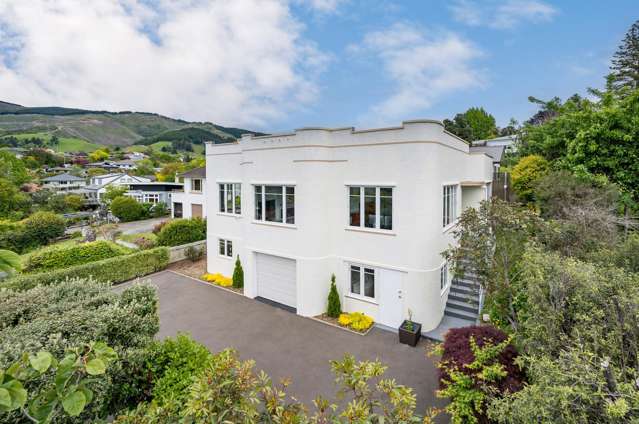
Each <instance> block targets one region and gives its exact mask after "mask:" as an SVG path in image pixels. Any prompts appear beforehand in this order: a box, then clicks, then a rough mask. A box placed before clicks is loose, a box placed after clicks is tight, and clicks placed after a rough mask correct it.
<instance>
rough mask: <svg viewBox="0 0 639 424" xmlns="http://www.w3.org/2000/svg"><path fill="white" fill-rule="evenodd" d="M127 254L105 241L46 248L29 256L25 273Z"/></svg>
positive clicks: (122, 249)
mask: <svg viewBox="0 0 639 424" xmlns="http://www.w3.org/2000/svg"><path fill="white" fill-rule="evenodd" d="M125 253H127V251H126V250H125V249H124V248H123V247H121V246H118V245H117V244H115V243H112V242H108V241H105V240H99V241H94V242H91V243H82V244H76V245H74V246H69V247H62V248H60V247H57V246H51V247H45V248H44V249H41V250H39V251H37V252H34V253H32V254H30V255H29V257H28V258H27V260H26V261H25V264H24V271H25V272H42V271H49V270H53V269H60V268H68V267H72V266H75V265H80V264H86V263H89V262H96V261H100V260H102V259H107V258H112V257H115V256H120V255H123V254H125Z"/></svg>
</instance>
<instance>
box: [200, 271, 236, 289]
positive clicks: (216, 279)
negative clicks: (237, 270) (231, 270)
mask: <svg viewBox="0 0 639 424" xmlns="http://www.w3.org/2000/svg"><path fill="white" fill-rule="evenodd" d="M200 278H201V279H202V280H204V281H206V282H209V283H213V284H216V285H218V286H222V287H230V286H232V285H233V279H232V278H230V277H225V276H224V275H222V274H220V273H219V272H216V273H215V274H209V273H206V274H204V275H202V277H200Z"/></svg>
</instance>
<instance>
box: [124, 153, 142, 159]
mask: <svg viewBox="0 0 639 424" xmlns="http://www.w3.org/2000/svg"><path fill="white" fill-rule="evenodd" d="M124 156H125V157H126V158H127V159H129V160H132V161H139V160H142V159H146V158H147V157H148V156H147V155H145V154H144V153H142V152H130V153H127V154H125V155H124Z"/></svg>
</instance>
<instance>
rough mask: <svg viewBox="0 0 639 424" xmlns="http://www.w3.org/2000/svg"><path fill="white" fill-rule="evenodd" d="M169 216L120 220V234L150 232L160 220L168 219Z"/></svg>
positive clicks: (169, 218)
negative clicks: (140, 219)
mask: <svg viewBox="0 0 639 424" xmlns="http://www.w3.org/2000/svg"><path fill="white" fill-rule="evenodd" d="M170 220H171V217H169V216H164V217H162V218H151V219H144V220H142V221H132V222H121V223H119V224H118V227H119V228H120V231H122V234H137V233H150V232H151V231H152V230H153V227H155V226H156V225H157V224H159V223H160V222H162V221H170Z"/></svg>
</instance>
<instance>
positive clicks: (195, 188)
mask: <svg viewBox="0 0 639 424" xmlns="http://www.w3.org/2000/svg"><path fill="white" fill-rule="evenodd" d="M191 191H192V192H197V193H200V192H202V180H201V179H199V178H194V179H192V180H191Z"/></svg>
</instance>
